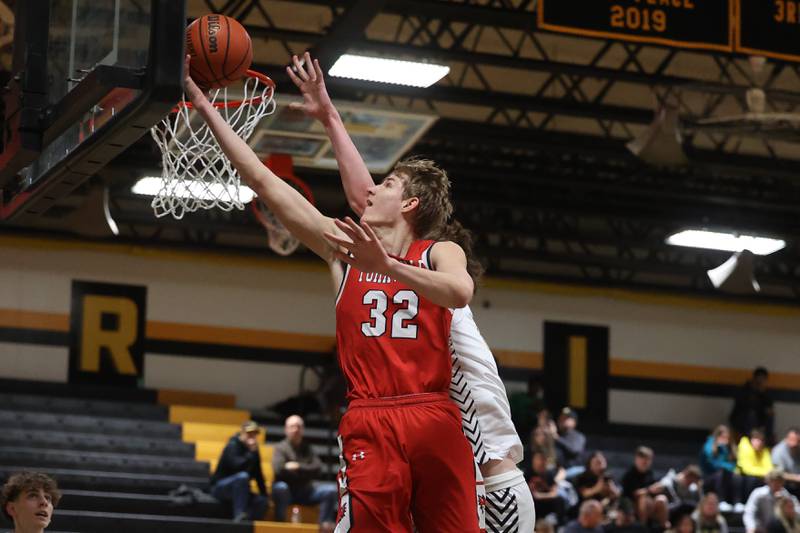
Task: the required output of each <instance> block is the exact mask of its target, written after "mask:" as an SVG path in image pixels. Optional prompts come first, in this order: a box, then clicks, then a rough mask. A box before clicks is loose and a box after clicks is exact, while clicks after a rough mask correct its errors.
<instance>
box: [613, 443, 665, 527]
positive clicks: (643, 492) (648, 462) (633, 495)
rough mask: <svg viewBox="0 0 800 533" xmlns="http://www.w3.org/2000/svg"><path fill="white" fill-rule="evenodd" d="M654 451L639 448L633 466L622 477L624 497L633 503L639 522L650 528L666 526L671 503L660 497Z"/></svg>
mask: <svg viewBox="0 0 800 533" xmlns="http://www.w3.org/2000/svg"><path fill="white" fill-rule="evenodd" d="M652 466H653V450H652V449H650V448H648V447H647V446H639V447H638V448H636V452H635V453H634V456H633V465H631V467H630V468H629V469H628V470H627V472H625V475H623V476H622V495H623V496H625V497H626V498H628V499H629V500H631V501H632V502H633V504H634V505H635V507H636V514H637V516H638V517H639V520H640V521H641V522H642V523H643V524H646V525H648V526H650V525H652V524H651V523H656V524H664V523H666V521H667V516H668V514H669V501H668V500H667V497H666V496H664V495H659V494H658V492H659V485H658V483H656V479H655V475H654V474H653V469H652Z"/></svg>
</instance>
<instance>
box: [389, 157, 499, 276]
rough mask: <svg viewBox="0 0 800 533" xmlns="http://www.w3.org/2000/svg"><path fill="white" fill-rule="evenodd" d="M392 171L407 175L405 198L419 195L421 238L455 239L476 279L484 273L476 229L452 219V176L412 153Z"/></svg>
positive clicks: (417, 229) (418, 230) (417, 220)
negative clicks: (475, 239)
mask: <svg viewBox="0 0 800 533" xmlns="http://www.w3.org/2000/svg"><path fill="white" fill-rule="evenodd" d="M392 172H393V173H394V174H396V175H398V176H400V177H401V178H403V182H404V183H403V198H414V197H416V198H419V204H418V206H417V208H416V209H415V210H414V219H413V223H412V225H413V227H414V233H415V234H416V236H417V237H419V238H421V239H432V240H437V241H453V242H455V243H456V244H458V245H459V246H461V248H463V250H464V253H465V254H466V256H467V272H469V275H470V276H471V277H472V280H473V281H474V282H475V287H476V288H477V285H478V280H479V279H480V277H481V275H482V274H483V266H482V265H481V263H480V262H479V261H478V260H477V259H476V258H475V254H474V253H473V250H472V233H471V232H470V231H469V230H467V229H466V228H464V226H462V225H461V223H459V222H458V221H457V220H451V219H450V217H451V216H452V215H453V204H452V202H451V201H450V178H449V177H448V176H447V172H445V170H444V169H442V168H441V167H439V166H438V165H437V164H436V163H435V162H434V161H432V160H430V159H424V158H418V157H409V158H406V159H403V160H401V161H399V162H398V163H397V164H396V165H395V166H394V169H393V170H392Z"/></svg>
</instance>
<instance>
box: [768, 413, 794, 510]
mask: <svg viewBox="0 0 800 533" xmlns="http://www.w3.org/2000/svg"><path fill="white" fill-rule="evenodd" d="M772 463H773V464H774V465H775V467H776V468H782V469H783V471H784V474H783V478H784V481H785V482H786V490H788V491H789V492H791V493H792V494H794V495H795V496H800V428H789V429H788V430H787V431H786V435H785V436H784V437H783V440H781V441H780V442H779V443H778V444H776V445H775V447H774V448H772Z"/></svg>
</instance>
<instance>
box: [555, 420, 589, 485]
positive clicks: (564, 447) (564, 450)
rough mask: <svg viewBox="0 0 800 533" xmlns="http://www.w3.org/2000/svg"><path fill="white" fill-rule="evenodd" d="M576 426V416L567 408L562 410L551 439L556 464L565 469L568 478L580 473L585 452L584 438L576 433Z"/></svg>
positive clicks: (581, 434) (578, 432) (579, 433)
mask: <svg viewBox="0 0 800 533" xmlns="http://www.w3.org/2000/svg"><path fill="white" fill-rule="evenodd" d="M577 426H578V414H577V413H576V412H575V411H573V410H572V409H571V408H569V407H565V408H564V409H562V410H561V414H560V415H559V417H558V427H557V430H558V432H557V433H555V434H553V438H554V439H555V441H556V453H557V454H558V464H560V465H561V466H563V467H564V468H566V469H567V477H568V478H571V477H573V476H574V475H577V474H579V473H580V472H581V471H582V469H581V463H582V462H583V453H584V451H585V450H586V436H584V434H583V433H581V432H580V431H578V429H577ZM551 432H552V429H551Z"/></svg>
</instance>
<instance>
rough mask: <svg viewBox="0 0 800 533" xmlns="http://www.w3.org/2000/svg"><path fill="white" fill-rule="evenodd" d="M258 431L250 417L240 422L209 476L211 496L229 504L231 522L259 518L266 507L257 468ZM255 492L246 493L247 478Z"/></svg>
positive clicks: (259, 464) (259, 467) (259, 472)
mask: <svg viewBox="0 0 800 533" xmlns="http://www.w3.org/2000/svg"><path fill="white" fill-rule="evenodd" d="M260 433H261V430H260V429H259V427H258V424H256V423H255V422H253V421H252V420H250V421H247V422H245V423H244V424H242V429H241V430H240V431H239V433H238V434H236V435H234V436H232V437H231V438H230V440H229V441H228V444H227V445H225V448H224V449H223V450H222V455H221V456H220V458H219V462H218V463H217V469H216V470H215V471H214V474H213V475H212V476H211V495H212V496H214V497H215V498H216V499H218V500H219V501H221V502H228V503H230V504H231V506H232V510H233V520H234V522H242V521H244V520H260V519H262V518H263V517H264V513H265V512H266V510H267V486H266V484H265V483H264V473H263V472H262V470H261V454H260V453H259V450H258V436H259V434H260ZM251 479H254V480H255V482H256V485H258V491H259V494H253V493H251V492H250V480H251Z"/></svg>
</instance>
